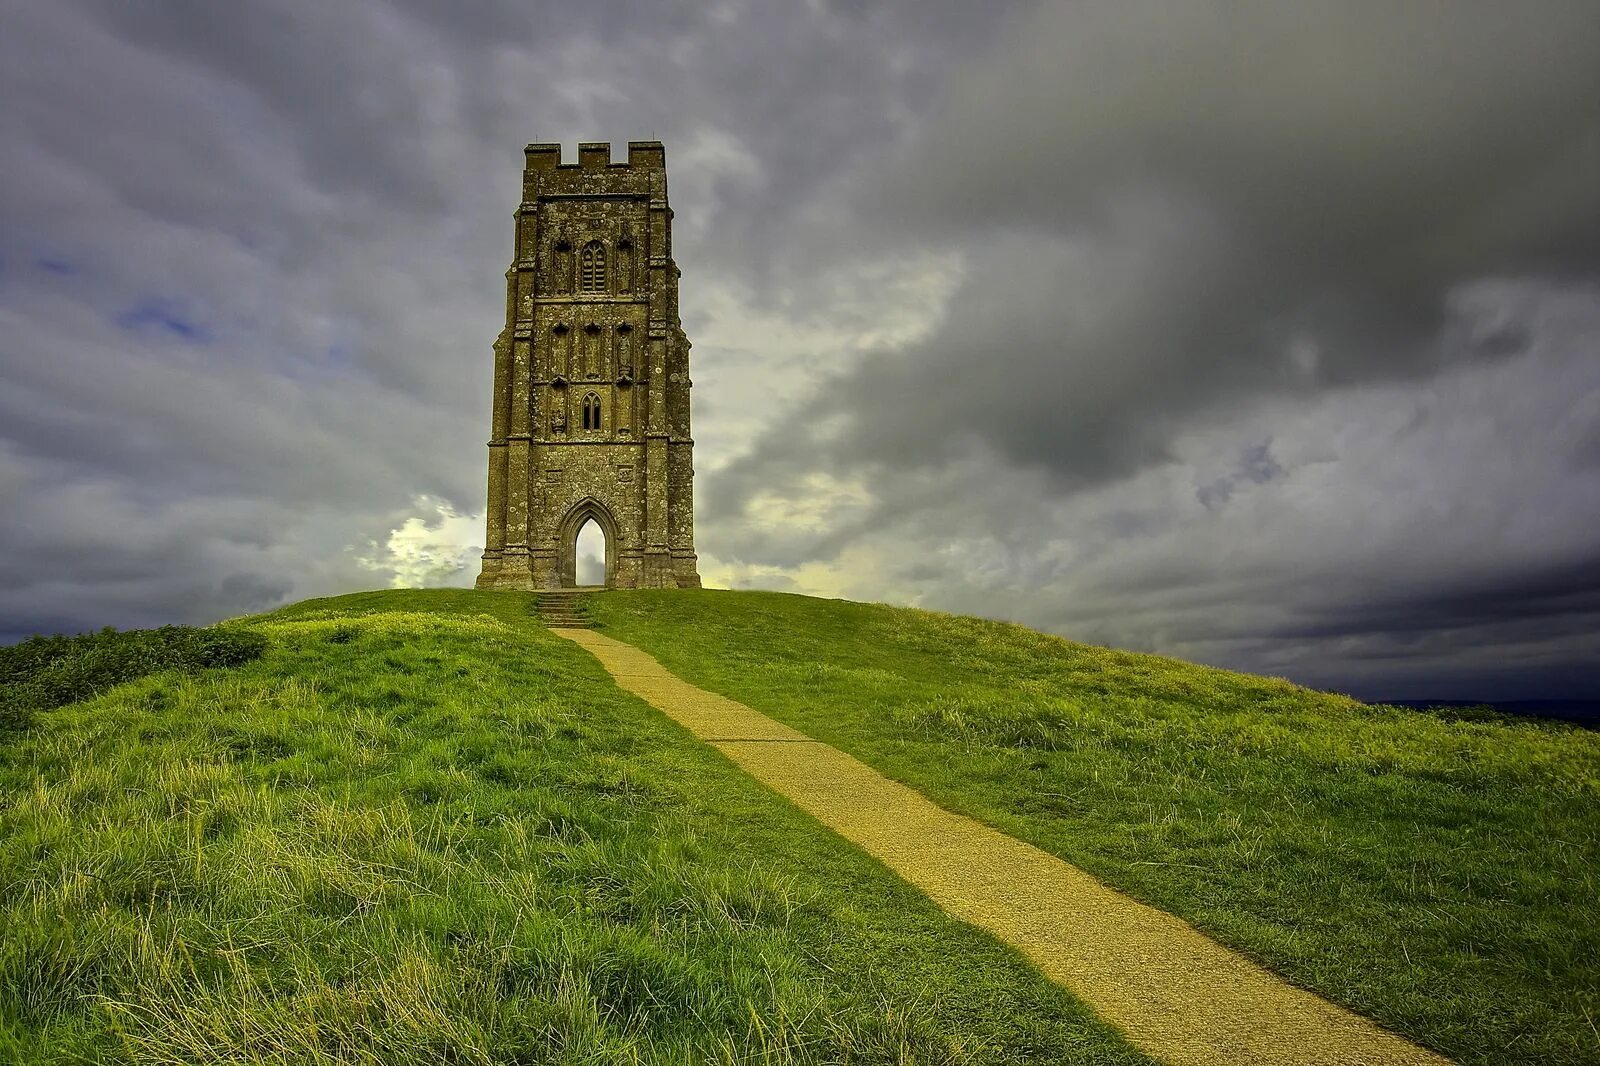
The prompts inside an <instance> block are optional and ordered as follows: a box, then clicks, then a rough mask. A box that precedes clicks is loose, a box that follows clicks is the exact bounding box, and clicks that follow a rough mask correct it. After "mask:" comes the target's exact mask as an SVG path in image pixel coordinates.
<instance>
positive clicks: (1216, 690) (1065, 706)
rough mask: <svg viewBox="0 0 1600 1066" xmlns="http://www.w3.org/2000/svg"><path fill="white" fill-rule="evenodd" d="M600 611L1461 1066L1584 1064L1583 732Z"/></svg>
mask: <svg viewBox="0 0 1600 1066" xmlns="http://www.w3.org/2000/svg"><path fill="white" fill-rule="evenodd" d="M590 607H591V612H592V614H593V615H594V617H595V618H596V619H597V620H598V621H600V622H601V623H602V624H603V625H604V627H605V628H606V630H607V631H608V632H609V633H610V634H611V635H613V636H615V637H618V638H619V639H622V640H626V641H629V642H632V643H635V644H637V645H638V646H640V647H642V648H645V649H647V650H649V651H651V652H652V653H654V654H655V655H656V656H657V657H658V658H659V659H660V660H661V661H662V663H663V664H664V665H666V666H667V667H668V668H669V669H672V670H673V671H674V672H676V673H678V674H679V675H680V676H682V677H684V678H685V679H687V680H689V681H692V682H694V683H696V684H699V685H701V686H703V687H706V688H709V689H711V690H713V691H717V692H721V693H724V694H726V695H728V696H731V697H733V698H736V699H739V700H741V701H743V702H745V703H747V704H749V705H750V706H752V707H755V708H757V709H758V710H761V711H765V712H767V713H769V714H771V715H772V716H773V717H775V718H778V719H780V720H782V721H785V722H787V723H789V724H791V725H793V726H795V727H797V728H799V729H801V730H804V731H805V732H807V733H810V734H811V735H813V736H815V737H818V738H819V739H822V740H826V741H828V742H830V743H832V744H835V745H837V746H838V747H840V748H843V749H844V750H846V751H849V752H851V753H853V754H855V755H856V756H857V757H859V758H861V759H863V760H864V761H866V762H868V763H870V764H872V765H874V766H876V767H878V768H879V769H880V770H882V771H884V772H885V773H887V774H889V775H890V776H893V777H895V778H897V779H899V780H902V781H905V782H908V783H910V784H912V785H914V786H915V787H917V788H919V789H920V790H921V791H923V792H924V793H925V794H926V795H928V796H930V797H932V798H934V799H935V800H937V801H938V802H940V803H942V804H944V805H946V806H948V807H950V808H952V809H955V810H960V811H963V812H965V813H968V814H971V815H973V816H975V817H977V818H979V819H981V820H983V821H986V822H988V823H990V824H992V825H995V826H997V827H999V828H1001V829H1003V830H1005V831H1007V832H1010V833H1012V834H1014V835H1016V836H1019V837H1022V838H1024V839H1026V840H1028V841H1030V842H1032V843H1034V844H1036V845H1038V846H1040V847H1042V848H1044V849H1046V850H1048V851H1051V852H1053V853H1055V854H1057V855H1059V856H1061V857H1063V858H1065V859H1068V860H1069V861H1071V862H1074V863H1076V864H1078V865H1080V866H1082V867H1084V868H1085V869H1088V870H1090V871H1092V872H1094V873H1095V874H1097V875H1099V876H1100V877H1102V878H1103V879H1105V880H1106V881H1107V882H1109V883H1111V884H1114V885H1117V886H1118V887H1121V888H1123V889H1125V890H1127V891H1129V892H1131V893H1132V894H1134V895H1136V896H1138V897H1140V898H1142V899H1145V900H1147V901H1149V902H1152V903H1154V904H1157V905H1158V906H1161V907H1164V908H1166V909H1168V910H1171V911H1173V912H1175V913H1178V914H1181V915H1183V916H1185V917H1187V918H1189V919H1190V920H1192V921H1193V922H1195V923H1196V924H1197V925H1199V926H1201V927H1202V928H1205V929H1207V930H1209V931H1211V932H1212V933H1213V934H1214V935H1216V936H1217V937H1218V938H1219V939H1221V940H1223V941H1225V942H1227V943H1229V944H1232V945H1234V946H1235V947H1238V948H1240V949H1242V950H1244V951H1246V952H1248V953H1249V954H1251V955H1254V956H1255V957H1257V958H1259V959H1261V960H1263V961H1265V962H1267V963H1268V964H1270V965H1271V966H1272V967H1273V968H1275V969H1276V970H1277V971H1279V972H1280V973H1282V974H1284V975H1285V976H1287V977H1289V978H1290V979H1291V980H1293V981H1295V982H1296V983H1299V984H1301V985H1304V986H1306V987H1309V988H1313V989H1316V990H1318V991H1320V992H1322V993H1323V994H1325V995H1327V996H1329V997H1330V998H1332V999H1335V1000H1337V1001H1339V1002H1342V1003H1344V1004H1347V1005H1349V1006H1351V1007H1353V1008H1355V1009H1357V1010H1359V1011H1361V1012H1363V1013H1366V1014H1369V1015H1371V1016H1374V1017H1376V1018H1379V1019H1380V1020H1382V1021H1383V1022H1385V1023H1386V1024H1388V1025H1389V1026H1391V1027H1392V1028H1394V1029H1396V1030H1398V1031H1400V1032H1402V1033H1405V1034H1407V1035H1409V1036H1411V1037H1413V1038H1415V1039H1418V1040H1420V1041H1423V1042H1425V1043H1427V1044H1429V1045H1431V1046H1433V1047H1436V1048H1438V1049H1440V1050H1443V1051H1445V1052H1447V1053H1449V1054H1451V1055H1453V1056H1456V1057H1458V1058H1460V1059H1461V1060H1462V1061H1464V1062H1470V1063H1485V1064H1487V1063H1503V1062H1508V1061H1516V1062H1539V1063H1577V1062H1596V1061H1600V1034H1597V1031H1596V1026H1597V1024H1600V962H1597V960H1600V903H1597V900H1600V876H1597V871H1600V805H1597V800H1600V734H1596V733H1592V732H1584V731H1581V730H1577V729H1574V728H1571V727H1564V726H1559V725H1544V724H1537V723H1522V722H1512V721H1488V722H1464V721H1450V720H1447V719H1443V718H1440V717H1435V716H1430V715H1428V714H1423V713H1418V712H1412V711H1403V710H1398V709H1375V708H1368V707H1364V706H1362V705H1360V704H1358V703H1355V702H1353V701H1350V700H1346V699H1344V698H1341V697H1337V696H1331V695H1326V694H1321V693H1316V692H1311V691H1308V690H1305V689H1301V688H1297V687H1295V686H1293V685H1290V684H1288V683H1286V682H1282V681H1276V680H1271V679H1266V678H1258V677H1250V676H1247V675H1240V674H1232V673H1228V672H1225V671H1220V670H1212V669H1207V668H1203V667H1197V666H1193V665H1190V664H1186V663H1180V662H1176V661H1173V660H1168V659H1161V658H1157V657H1154V656H1144V655H1132V654H1127V653H1121V652H1115V651H1108V650H1105V649H1101V648H1094V647H1088V646H1084V645H1077V644H1072V643H1069V642H1066V641H1062V640H1058V639H1056V638H1053V637H1047V636H1043V635H1041V634H1038V633H1034V632H1032V631H1030V630H1027V629H1023V628H1021V627H1017V626H1009V625H1004V624H1000V623H992V622H984V621H980V620H976V619H970V618H954V617H949V616H942V615H934V614H928V613H924V612H920V611H912V610H905V609H896V608H890V607H881V606H873V605H866V604H854V603H847V602H842V601H828V600H816V599H808V598H804V597H798V596H785V595H779V594H770V593H727V592H668V593H645V592H636V593H607V594H606V595H604V596H597V597H593V598H592V600H591V604H590Z"/></svg>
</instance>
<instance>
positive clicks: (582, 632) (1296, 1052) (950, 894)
mask: <svg viewBox="0 0 1600 1066" xmlns="http://www.w3.org/2000/svg"><path fill="white" fill-rule="evenodd" d="M553 632H555V633H557V634H559V635H560V636H562V637H565V638H566V639H568V640H571V641H573V642H574V643H576V644H579V645H581V646H582V647H584V648H586V649H587V650H588V651H590V652H591V653H592V654H593V655H594V656H595V657H596V658H597V659H599V660H600V662H601V664H602V665H604V666H605V668H606V670H608V671H609V672H610V673H611V676H612V677H613V678H615V679H616V682H617V684H618V685H620V686H621V687H622V688H624V689H626V690H627V691H629V692H631V693H633V694H634V695H636V696H639V697H641V698H642V699H644V700H645V701H646V702H648V703H650V704H652V705H653V706H655V707H656V708H658V709H660V710H661V711H663V712H664V713H666V714H667V715H668V716H669V717H671V718H672V719H674V720H675V721H677V722H678V723H679V724H681V725H683V726H684V727H685V728H687V729H688V730H689V731H690V732H691V733H693V734H694V735H695V736H697V737H699V738H700V739H701V740H703V741H705V742H706V743H708V744H710V745H712V746H713V747H715V748H716V749H717V750H719V751H720V752H722V753H723V754H724V755H726V756H727V757H728V758H729V759H732V760H733V761H734V762H735V763H736V764H738V765H739V766H740V767H741V768H742V769H744V770H745V772H747V773H749V774H750V775H751V776H752V777H754V778H756V779H757V780H758V781H760V782H762V783H763V784H765V785H766V786H767V787H769V788H771V789H772V790H773V791H775V792H778V793H779V794H781V795H783V796H785V797H787V798H788V799H789V800H790V801H792V802H793V803H794V804H796V805H797V806H799V807H800V808H801V809H802V810H805V811H806V812H808V813H809V814H811V815H812V816H813V817H815V818H816V819H817V820H818V821H820V822H822V823H823V824H824V825H826V826H828V827H829V828H830V829H832V830H833V831H834V832H836V833H838V834H839V835H840V836H842V837H844V838H845V839H847V840H849V841H851V842H852V843H854V844H856V845H857V846H859V847H861V848H863V849H864V850H866V851H867V852H868V853H869V854H871V855H872V856H873V857H875V858H876V859H878V860H879V861H880V862H882V863H883V864H884V865H885V866H888V867H889V868H890V869H891V870H893V871H894V872H895V873H896V874H898V875H899V876H900V877H902V878H904V879H905V880H906V881H908V882H910V883H911V884H913V885H915V886H916V887H917V888H918V889H920V890H921V891H922V892H923V893H925V894H926V895H927V896H928V897H929V898H930V899H932V900H933V901H934V902H935V903H937V904H938V905H939V906H940V907H942V908H943V909H944V910H945V911H946V912H948V913H950V914H952V915H954V916H955V917H958V918H960V919H962V920H964V921H967V922H970V923H972V924H973V925H976V926H979V927H980V928H983V929H985V930H987V931H988V932H990V933H992V934H993V935H994V936H996V937H998V938H1000V939H1001V940H1003V941H1005V942H1006V943H1008V944H1010V945H1011V946H1013V947H1014V948H1016V949H1017V950H1018V951H1020V952H1022V953H1023V954H1024V955H1026V956H1027V957H1028V958H1029V959H1030V960H1031V961H1032V962H1033V963H1034V965H1036V966H1037V967H1038V968H1039V969H1040V970H1041V971H1043V972H1044V974H1045V975H1046V976H1048V977H1049V978H1051V979H1052V980H1054V981H1057V982H1059V983H1060V984H1062V985H1064V986H1065V987H1066V988H1067V989H1069V990H1070V991H1071V992H1072V993H1073V994H1074V995H1076V996H1077V997H1078V998H1079V999H1081V1000H1083V1002H1085V1003H1086V1004H1088V1005H1089V1006H1090V1007H1091V1008H1092V1009H1093V1010H1094V1011H1095V1012H1096V1013H1097V1014H1099V1015H1100V1017H1102V1018H1104V1019H1106V1020H1107V1021H1109V1022H1110V1023H1112V1024H1113V1025H1115V1026H1116V1027H1117V1028H1118V1029H1120V1030H1121V1031H1122V1032H1123V1034H1124V1035H1125V1036H1126V1037H1127V1038H1128V1039H1129V1040H1130V1041H1131V1042H1132V1043H1133V1044H1135V1045H1136V1046H1137V1047H1139V1048H1140V1049H1141V1050H1142V1051H1144V1052H1145V1053H1146V1054H1148V1055H1151V1056H1153V1057H1155V1058H1157V1059H1160V1060H1162V1061H1164V1062H1168V1063H1173V1064H1190V1063H1193V1064H1196V1066H1200V1064H1204V1066H1224V1064H1226V1066H1240V1064H1254V1063H1262V1064H1271V1066H1277V1064H1284V1066H1288V1064H1295V1066H1311V1064H1318V1066H1379V1064H1382V1066H1391V1064H1393V1066H1399V1064H1406V1066H1411V1064H1424V1063H1426V1064H1442V1063H1448V1061H1449V1060H1447V1059H1445V1058H1443V1057H1441V1056H1439V1055H1437V1054H1435V1053H1434V1052H1431V1051H1427V1050H1425V1049H1423V1048H1420V1047H1418V1046H1417V1045H1415V1044H1412V1043H1410V1042H1408V1041H1406V1040H1404V1039H1402V1038H1401V1037H1399V1036H1396V1035H1395V1034H1393V1033H1391V1032H1388V1031H1387V1030H1385V1029H1382V1028H1380V1027H1379V1026H1377V1025H1376V1024H1374V1023H1373V1022H1371V1021H1369V1020H1368V1019H1366V1018H1363V1017H1361V1016H1360V1015H1357V1014H1353V1013H1351V1012H1350V1011H1348V1010H1345V1009H1344V1008H1343V1007H1339V1006H1336V1005H1334V1004H1332V1003H1330V1002H1328V1001H1327V1000H1325V999H1322V998H1321V997H1319V996H1316V995H1313V994H1312V993H1310V992H1307V991H1305V990H1303V989H1299V988H1296V987H1294V986H1293V985H1290V984H1288V983H1287V982H1285V981H1284V980H1283V979H1282V978H1279V977H1277V976H1275V975H1274V974H1272V973H1270V972H1268V971H1267V970H1265V969H1263V968H1262V967H1261V966H1259V965H1257V964H1256V963H1254V962H1251V961H1250V960H1249V959H1246V958H1245V957H1243V956H1242V955H1239V954H1238V953H1236V952H1233V951H1230V950H1228V949H1227V948H1225V947H1222V946H1221V945H1219V944H1217V943H1216V942H1214V941H1212V940H1210V939H1208V938H1207V937H1206V936H1205V935H1204V934H1202V933H1201V932H1199V931H1198V930H1196V929H1195V928H1194V927H1193V926H1191V925H1189V924H1188V923H1186V922H1183V921H1181V920H1179V919H1177V918H1174V917H1173V916H1172V915H1170V914H1167V913H1165V912H1163V911H1159V910H1156V909H1155V908H1154V907H1149V906H1146V905H1145V904H1143V903H1139V902H1137V901H1135V900H1133V899H1131V898H1129V897H1128V896H1125V895H1123V894H1122V893H1120V892H1117V891H1115V890H1113V889H1111V888H1107V887H1106V886H1105V885H1103V884H1101V883H1100V882H1099V881H1097V880H1095V879H1094V878H1093V877H1090V876H1089V875H1088V874H1086V873H1084V872H1083V871H1082V870H1080V869H1078V868H1077V867H1075V866H1072V865H1070V864H1069V863H1066V862H1063V861H1061V860H1060V859H1058V858H1056V857H1055V856H1053V855H1050V854H1047V853H1046V852H1043V851H1040V850H1039V849H1038V848H1035V847H1033V846H1032V845H1031V844H1025V843H1023V842H1022V841H1020V840H1017V839H1015V838H1013V837H1009V836H1006V835H1005V834H1004V833H1001V832H999V831H998V830H995V829H991V828H989V827H988V826H986V825H983V824H982V823H980V822H976V821H974V820H972V819H971V818H966V817H963V816H961V815H957V814H952V813H951V812H949V811H947V810H944V809H943V808H941V807H938V806H936V805H935V804H933V803H931V802H929V801H928V800H927V799H925V798H924V797H923V796H922V795H921V794H920V793H918V792H916V791H915V790H913V789H911V788H908V787H906V786H905V785H902V784H899V783H897V782H895V781H891V780H890V779H889V778H887V777H884V776H883V775H882V774H880V773H878V772H877V771H876V770H874V769H872V768H871V767H869V766H867V765H866V764H864V763H862V762H860V761H858V760H856V759H854V758H852V757H851V756H849V755H846V754H845V753H844V752H842V751H840V750H838V749H837V748H834V747H831V746H829V745H827V744H823V743H821V742H820V741H816V740H812V739H811V738H810V737H808V736H806V735H805V734H803V733H800V732H797V731H796V730H794V729H791V728H789V727H788V726H786V725H783V724H782V723H780V722H777V721H775V720H773V719H771V718H768V717H767V716H766V715H764V714H760V713H758V712H756V711H753V710H751V709H750V708H749V707H746V706H745V705H744V704H742V703H736V702H735V701H733V700H730V699H727V698H726V697H723V696H719V695H717V694H716V693H713V692H707V691H705V690H704V689H700V688H696V687H695V686H693V685H690V684H688V683H687V682H685V681H682V680H680V679H678V678H677V677H675V676H674V675H672V674H671V673H669V672H667V670H666V669H665V668H663V667H662V666H661V664H660V663H658V662H656V660H655V659H654V658H652V657H651V656H649V655H647V654H646V653H644V652H643V651H640V650H639V649H638V648H635V647H633V646H631V645H628V644H623V643H621V642H620V641H617V640H613V639H612V638H610V637H607V636H605V635H604V634H601V633H597V632H595V631H594V630H590V629H554V630H553Z"/></svg>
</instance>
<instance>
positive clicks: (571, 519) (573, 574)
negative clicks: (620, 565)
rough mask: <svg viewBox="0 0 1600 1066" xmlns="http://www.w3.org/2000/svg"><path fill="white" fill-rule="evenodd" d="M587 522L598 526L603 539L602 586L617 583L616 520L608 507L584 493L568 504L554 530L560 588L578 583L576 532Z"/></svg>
mask: <svg viewBox="0 0 1600 1066" xmlns="http://www.w3.org/2000/svg"><path fill="white" fill-rule="evenodd" d="M589 522H593V523H594V524H595V525H597V526H599V527H600V535H601V536H602V537H604V538H605V540H606V581H605V584H606V588H611V587H613V586H615V585H616V583H617V535H618V529H617V520H616V518H615V517H614V516H613V515H612V514H611V509H610V508H609V507H607V506H606V505H605V504H603V503H601V502H600V501H599V500H597V499H595V498H594V497H593V496H585V497H584V498H583V499H581V500H579V501H578V502H577V503H575V504H573V505H572V509H571V510H569V511H568V512H567V514H566V517H565V518H563V519H562V520H561V526H560V528H559V529H558V531H557V534H556V573H557V575H559V577H560V579H561V587H562V588H573V587H575V586H576V585H577V583H578V533H579V532H580V531H581V530H582V529H583V527H584V526H585V525H586V524H587V523H589Z"/></svg>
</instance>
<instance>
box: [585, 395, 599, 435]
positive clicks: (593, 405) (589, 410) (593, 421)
mask: <svg viewBox="0 0 1600 1066" xmlns="http://www.w3.org/2000/svg"><path fill="white" fill-rule="evenodd" d="M583 428H584V429H599V428H600V397H598V396H596V395H595V394H594V393H592V392H591V393H590V394H589V395H587V396H585V397H584V398H583Z"/></svg>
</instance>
